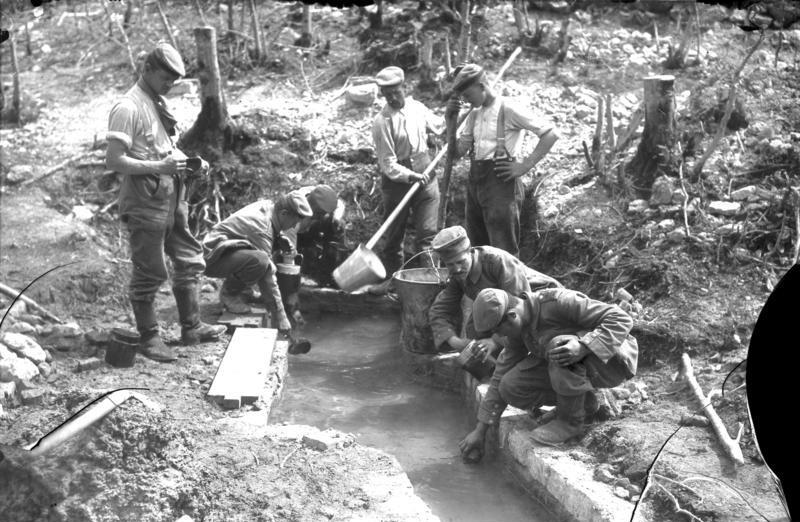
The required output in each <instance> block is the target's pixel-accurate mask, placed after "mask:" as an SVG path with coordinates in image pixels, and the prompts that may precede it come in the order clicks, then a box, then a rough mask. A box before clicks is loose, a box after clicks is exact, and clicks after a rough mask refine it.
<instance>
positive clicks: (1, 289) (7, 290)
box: [0, 283, 64, 324]
mask: <svg viewBox="0 0 800 522" xmlns="http://www.w3.org/2000/svg"><path fill="white" fill-rule="evenodd" d="M0 293H3V294H5V295H7V296H8V297H11V298H12V299H13V298H16V297H17V296H19V300H20V301H23V302H24V303H25V304H27V305H28V306H31V307H33V308H34V309H35V310H36V311H38V312H39V313H41V314H43V315H44V316H45V317H47V318H48V319H50V320H51V321H55V322H57V323H59V324H64V321H62V320H61V319H59V318H58V317H56V316H55V315H53V314H51V313H50V312H48V311H47V309H46V308H44V307H43V306H42V305H40V304H39V303H37V302H36V301H34V300H33V299H31V298H30V297H28V296H26V295H24V294H20V293H19V291H18V290H14V289H13V288H11V287H10V286H6V285H4V284H3V283H0Z"/></svg>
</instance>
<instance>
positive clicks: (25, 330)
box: [5, 321, 36, 334]
mask: <svg viewBox="0 0 800 522" xmlns="http://www.w3.org/2000/svg"><path fill="white" fill-rule="evenodd" d="M5 330H6V332H9V333H19V334H36V327H35V326H33V325H32V324H30V323H26V322H25V321H17V322H15V323H12V324H11V326H9V327H8V328H6V329H5Z"/></svg>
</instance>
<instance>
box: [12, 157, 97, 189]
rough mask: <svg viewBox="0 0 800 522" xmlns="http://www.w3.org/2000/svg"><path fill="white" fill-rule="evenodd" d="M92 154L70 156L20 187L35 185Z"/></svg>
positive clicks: (24, 182)
mask: <svg viewBox="0 0 800 522" xmlns="http://www.w3.org/2000/svg"><path fill="white" fill-rule="evenodd" d="M93 152H94V151H86V152H81V153H79V154H76V155H74V156H72V157H71V158H68V159H66V160H64V161H62V162H61V163H59V164H58V165H56V166H55V167H50V168H49V169H47V170H46V171H45V172H44V173H43V174H40V175H38V176H36V177H33V178H31V179H26V180H25V181H23V182H22V183H21V185H22V186H25V185H30V184H31V183H36V182H37V181H41V180H43V179H44V178H47V177H50V176H52V175H53V174H55V173H56V172H58V171H59V170H61V169H63V168H64V167H66V166H67V165H69V164H70V163H72V162H73V161H78V160H79V159H81V158H85V157H86V156H90V155H91V154H93Z"/></svg>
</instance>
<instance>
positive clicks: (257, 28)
mask: <svg viewBox="0 0 800 522" xmlns="http://www.w3.org/2000/svg"><path fill="white" fill-rule="evenodd" d="M248 3H249V5H250V16H251V17H252V19H253V38H254V39H255V41H256V60H260V59H261V58H263V57H264V48H263V44H262V41H263V39H262V36H261V22H259V21H258V10H257V9H256V3H255V0H248Z"/></svg>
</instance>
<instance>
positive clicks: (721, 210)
mask: <svg viewBox="0 0 800 522" xmlns="http://www.w3.org/2000/svg"><path fill="white" fill-rule="evenodd" d="M741 208H742V204H741V203H736V202H733V201H712V202H711V203H709V204H708V211H709V212H710V213H712V214H717V215H720V216H735V215H736V214H738V213H739V211H740V210H741Z"/></svg>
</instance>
